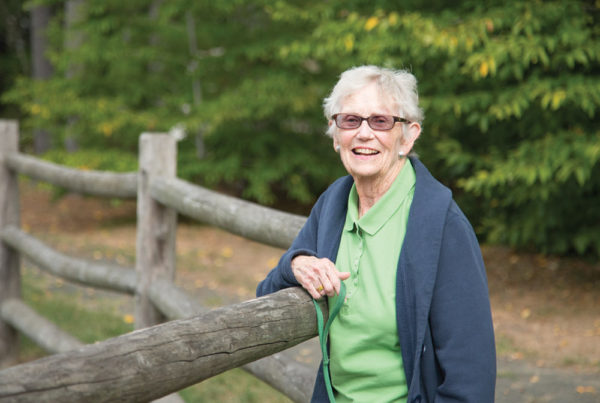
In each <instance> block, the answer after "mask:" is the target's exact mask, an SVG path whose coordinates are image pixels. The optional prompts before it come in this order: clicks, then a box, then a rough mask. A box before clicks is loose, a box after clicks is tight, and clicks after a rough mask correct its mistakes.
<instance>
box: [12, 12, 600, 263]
mask: <svg viewBox="0 0 600 403" xmlns="http://www.w3.org/2000/svg"><path fill="white" fill-rule="evenodd" d="M44 2H49V3H55V4H59V3H60V2H59V1H56V0H52V1H44ZM85 5H86V12H85V16H84V18H83V19H82V20H81V22H80V23H78V24H75V25H74V26H73V28H72V29H71V30H70V31H69V32H66V31H65V28H64V26H65V25H64V17H65V16H64V15H62V14H61V13H59V14H58V15H57V16H56V19H55V22H54V24H53V25H52V27H51V28H50V30H49V32H50V34H51V39H52V43H53V47H52V51H51V53H50V56H51V59H52V61H53V63H54V65H55V68H56V71H57V73H56V76H55V78H53V79H51V80H48V81H47V82H40V83H34V82H32V81H31V80H30V79H27V78H21V79H19V80H17V81H16V82H15V85H14V87H13V88H12V89H11V91H10V92H8V93H6V94H4V96H3V98H2V99H3V102H5V103H12V104H16V105H19V106H20V107H21V110H22V111H23V113H25V114H27V116H28V118H27V119H26V120H25V122H24V123H23V127H24V129H25V131H27V130H29V129H31V128H33V127H35V126H39V127H47V128H49V129H51V131H52V132H53V133H54V134H55V136H56V137H55V139H56V144H57V145H58V144H60V143H61V141H60V140H62V139H63V138H65V137H75V138H76V139H77V140H78V142H79V144H80V145H81V147H83V148H93V149H101V148H104V147H108V148H111V149H115V148H117V147H118V148H119V149H120V150H123V151H126V152H131V153H135V149H136V146H137V139H138V136H139V134H140V133H142V132H144V131H167V130H169V129H170V128H171V127H173V126H174V125H175V124H183V125H184V126H185V127H186V129H187V135H188V138H186V139H185V140H184V141H182V142H181V143H180V147H179V154H180V166H179V172H180V175H181V176H182V177H184V178H186V179H193V180H195V181H198V182H200V183H203V184H206V185H210V186H223V185H224V186H227V188H228V190H229V191H231V192H234V193H236V194H239V195H242V196H244V197H248V198H251V199H254V200H258V201H260V202H261V203H266V204H268V203H275V202H277V201H278V200H281V199H282V198H283V199H294V200H297V201H300V202H302V203H311V202H312V201H313V200H314V198H315V197H316V195H318V194H319V193H320V192H321V191H322V190H323V189H324V188H325V187H326V186H327V184H328V183H330V182H331V181H332V180H333V179H334V178H335V177H337V176H339V175H340V174H342V173H343V168H342V167H341V165H340V163H339V161H338V159H337V157H336V155H335V154H334V153H333V152H332V151H331V140H330V139H328V138H327V137H326V136H324V135H323V133H324V131H325V119H324V117H323V116H322V112H321V102H322V99H323V97H324V96H326V95H327V93H328V91H329V90H330V88H331V86H332V85H333V84H334V83H335V80H336V77H337V76H338V75H339V74H340V73H341V72H342V71H343V70H345V69H347V68H349V67H351V66H355V65H360V64H367V63H372V64H378V65H384V66H389V67H395V68H407V69H409V70H411V71H412V72H413V73H414V74H415V75H416V76H417V78H418V79H419V82H420V84H419V88H420V94H421V103H422V106H423V107H424V109H425V113H426V120H425V124H424V131H423V134H422V136H421V139H420V140H419V142H418V143H417V152H418V153H419V154H420V155H421V157H422V159H423V160H424V161H425V162H426V164H427V165H428V166H429V167H430V168H431V170H432V171H433V173H434V174H435V176H436V177H438V178H439V179H440V180H442V182H444V183H445V184H447V185H449V186H450V187H451V188H453V190H454V192H455V196H456V198H457V199H458V200H459V203H460V205H461V206H462V207H463V208H464V209H465V210H466V211H467V214H468V216H469V217H470V218H471V220H472V221H473V222H474V224H475V227H476V230H477V231H478V233H479V234H480V235H481V236H482V237H484V238H485V239H486V240H487V241H491V242H503V243H509V244H511V245H514V246H520V247H533V248H535V249H537V250H541V251H544V252H553V253H570V252H576V253H579V254H593V255H596V256H598V255H600V229H598V226H597V222H598V213H597V212H596V211H597V210H598V209H597V208H596V207H595V206H596V205H598V204H600V203H599V202H600V200H599V198H600V196H598V194H599V191H598V190H599V187H600V184H599V183H598V179H597V178H598V176H599V175H598V174H599V173H600V172H599V170H600V168H599V167H600V164H599V162H598V159H599V151H598V148H599V147H600V145H599V136H598V134H599V133H598V127H600V126H599V124H598V123H599V121H598V119H599V118H598V115H599V114H598V108H599V106H600V79H599V77H600V75H599V74H598V73H599V66H600V62H599V59H600V41H599V40H598V37H599V34H600V32H599V31H600V23H599V22H600V21H599V19H600V5H599V3H598V2H597V1H583V0H581V1H567V0H554V1H540V0H527V1H526V0H512V1H503V2H500V1H488V2H483V3H482V2H478V1H473V0H464V1H459V2H455V3H453V5H452V6H451V7H450V6H447V5H446V3H445V2H438V1H434V2H419V1H414V0H405V1H402V2H400V3H399V2H397V1H390V0H378V1H368V2H367V1H361V0H353V1H329V2H322V1H317V0H306V1H302V2H300V1H297V0H279V1H266V0H259V1H256V0H253V1H250V0H236V1H228V2H211V1H207V0H201V1H193V2H192V1H190V0H173V1H169V2H151V4H148V2H145V1H131V2H117V1H105V2H97V1H91V0H90V1H88V2H86V3H85ZM153 6H154V7H153ZM67 34H69V35H71V36H72V35H75V36H76V37H77V36H78V35H79V37H80V38H83V39H82V42H81V45H80V46H79V47H74V48H73V47H67V46H65V45H64V43H65V39H64V38H65V36H66V35H67ZM66 77H69V78H66ZM199 138H202V139H203V142H204V146H205V152H204V154H203V156H202V158H199V157H198V151H197V150H196V144H197V140H198V139H199Z"/></svg>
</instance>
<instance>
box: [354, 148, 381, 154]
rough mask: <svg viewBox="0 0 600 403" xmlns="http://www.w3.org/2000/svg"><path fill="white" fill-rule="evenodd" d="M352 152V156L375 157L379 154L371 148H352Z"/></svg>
mask: <svg viewBox="0 0 600 403" xmlns="http://www.w3.org/2000/svg"><path fill="white" fill-rule="evenodd" d="M352 152H353V153H354V155H375V154H379V151H377V150H373V149H371V148H353V149H352Z"/></svg>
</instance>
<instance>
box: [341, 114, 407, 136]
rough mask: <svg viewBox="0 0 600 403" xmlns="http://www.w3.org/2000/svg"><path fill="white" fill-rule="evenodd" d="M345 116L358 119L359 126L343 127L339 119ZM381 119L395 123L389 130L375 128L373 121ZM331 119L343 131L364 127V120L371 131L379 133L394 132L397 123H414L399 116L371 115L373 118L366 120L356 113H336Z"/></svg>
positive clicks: (369, 117)
mask: <svg viewBox="0 0 600 403" xmlns="http://www.w3.org/2000/svg"><path fill="white" fill-rule="evenodd" d="M344 116H353V117H355V118H356V119H357V121H358V124H357V125H353V126H347V127H343V126H342V125H343V123H344V122H343V121H342V120H338V117H340V118H341V117H344ZM380 117H385V118H392V119H393V122H394V123H393V124H392V125H391V126H390V127H389V128H387V129H383V128H378V127H373V125H374V123H373V124H372V122H373V119H375V118H380ZM331 119H333V121H334V122H335V125H336V126H337V127H339V128H340V129H343V130H352V129H358V128H359V127H360V126H361V125H362V122H363V120H366V121H367V124H368V125H369V127H370V128H371V129H373V130H377V131H384V132H385V131H389V130H392V129H393V128H394V126H395V125H396V123H397V122H402V123H412V122H411V121H410V120H407V119H404V118H401V117H398V116H390V115H371V116H368V117H366V118H364V117H362V116H360V115H357V114H354V113H336V114H335V115H332V116H331ZM346 123H347V122H346Z"/></svg>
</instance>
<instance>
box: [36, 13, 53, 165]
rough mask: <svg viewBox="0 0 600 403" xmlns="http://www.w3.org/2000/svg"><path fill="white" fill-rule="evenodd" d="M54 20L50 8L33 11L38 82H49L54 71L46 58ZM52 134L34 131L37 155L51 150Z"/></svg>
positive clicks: (44, 131)
mask: <svg viewBox="0 0 600 403" xmlns="http://www.w3.org/2000/svg"><path fill="white" fill-rule="evenodd" d="M50 18H52V11H51V9H50V6H36V7H34V8H32V9H31V64H32V66H31V67H32V69H31V73H32V77H33V78H34V79H37V80H47V79H48V78H50V77H51V76H52V73H53V71H54V69H53V68H52V65H51V64H50V61H49V60H48V58H47V57H46V52H47V50H48V38H47V35H46V29H47V28H48V24H49V23H50ZM51 144H52V137H51V134H50V133H49V132H48V131H47V130H44V129H42V128H37V127H36V128H34V129H33V148H34V151H35V153H36V154H41V153H43V152H45V151H48V150H49V149H50V146H51Z"/></svg>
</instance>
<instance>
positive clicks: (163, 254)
mask: <svg viewBox="0 0 600 403" xmlns="http://www.w3.org/2000/svg"><path fill="white" fill-rule="evenodd" d="M176 167H177V142H176V141H175V139H174V138H173V137H172V136H170V135H168V134H152V133H144V134H142V136H141V137H140V157H139V174H138V178H139V180H138V190H137V192H138V196H137V230H136V252H135V253H136V256H135V271H136V273H137V285H136V292H135V328H136V329H141V328H144V327H147V326H152V325H156V324H158V323H161V322H162V321H163V320H164V316H163V315H162V313H161V312H160V311H159V310H158V309H156V307H155V306H154V305H153V304H152V302H151V301H150V298H149V297H148V289H149V287H150V284H152V283H153V281H154V279H156V278H159V277H161V278H164V279H169V280H173V279H174V277H175V235H176V233H177V212H176V211H175V210H173V209H171V208H169V207H167V206H164V205H162V204H160V203H158V202H157V201H156V200H154V199H153V198H152V196H151V194H150V190H149V181H150V180H151V179H152V178H153V177H157V176H160V177H163V176H164V177H167V178H171V177H174V176H175V172H176Z"/></svg>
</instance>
